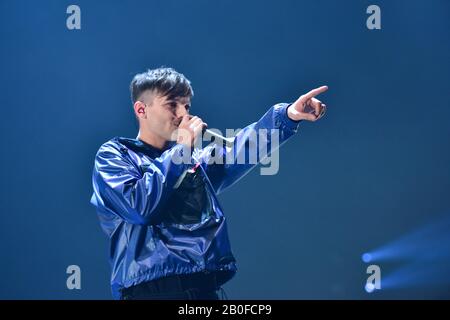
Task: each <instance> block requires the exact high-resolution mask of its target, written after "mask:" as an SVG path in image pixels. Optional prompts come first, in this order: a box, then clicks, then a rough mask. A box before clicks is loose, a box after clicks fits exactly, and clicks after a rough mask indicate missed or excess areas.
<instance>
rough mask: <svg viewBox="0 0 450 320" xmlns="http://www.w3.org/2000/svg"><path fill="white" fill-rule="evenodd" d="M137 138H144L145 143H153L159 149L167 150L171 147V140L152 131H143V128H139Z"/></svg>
mask: <svg viewBox="0 0 450 320" xmlns="http://www.w3.org/2000/svg"><path fill="white" fill-rule="evenodd" d="M136 139H139V140H142V141H144V142H145V143H147V144H149V145H151V146H152V147H154V148H156V149H159V150H166V149H167V148H168V147H169V144H170V141H168V140H166V139H164V138H162V137H160V136H157V135H153V134H151V133H148V132H147V133H146V132H143V131H142V130H139V132H138V135H137V137H136Z"/></svg>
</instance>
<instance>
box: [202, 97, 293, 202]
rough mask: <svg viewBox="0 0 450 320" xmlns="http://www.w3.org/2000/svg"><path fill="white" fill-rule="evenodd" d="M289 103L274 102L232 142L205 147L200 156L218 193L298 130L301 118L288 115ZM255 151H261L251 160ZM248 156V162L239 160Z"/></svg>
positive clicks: (256, 152)
mask: <svg viewBox="0 0 450 320" xmlns="http://www.w3.org/2000/svg"><path fill="white" fill-rule="evenodd" d="M289 106H290V104H288V103H279V104H276V105H274V106H272V107H271V108H270V109H269V110H268V111H267V112H266V113H265V114H264V115H263V117H262V118H261V119H260V120H258V121H257V122H255V123H252V124H250V125H249V126H247V127H245V128H244V129H242V130H241V131H239V133H238V134H237V135H236V136H235V137H234V138H233V139H232V143H228V144H227V143H223V144H211V145H209V146H208V147H206V148H205V149H203V150H202V152H201V154H200V155H199V156H198V157H199V158H200V159H201V162H202V164H203V166H204V168H205V170H206V172H207V174H208V178H209V180H210V181H211V184H212V185H213V187H214V189H215V191H216V193H220V192H222V191H224V190H225V189H226V188H228V187H230V186H231V185H233V184H234V183H235V182H237V181H238V180H239V179H241V178H242V177H243V176H244V175H246V174H247V173H248V172H250V171H251V169H253V168H254V167H255V166H256V165H257V164H258V163H260V162H261V160H262V159H264V157H265V156H270V154H271V152H270V151H271V150H272V151H273V150H275V149H277V148H278V147H279V146H281V144H283V143H284V142H285V141H287V140H288V139H289V138H290V137H291V136H292V135H293V134H294V133H296V132H297V130H298V125H299V122H300V121H293V120H291V119H290V118H289V117H288V116H287V108H288V107H289ZM255 137H257V139H255ZM274 138H275V139H278V140H276V142H277V145H272V142H273V140H274ZM272 147H273V148H274V149H272ZM261 150H266V151H267V152H265V153H264V152H261ZM217 153H219V155H217ZM251 154H253V155H255V154H256V155H257V156H256V158H257V159H256V161H249V160H250V157H251V156H250V155H251ZM246 156H248V157H247V158H248V159H246V161H245V162H244V163H242V161H239V159H244V158H245V157H246ZM212 157H214V158H215V159H216V160H217V159H219V158H220V159H222V161H221V162H220V163H217V161H212V160H211V158H212ZM230 160H231V161H230Z"/></svg>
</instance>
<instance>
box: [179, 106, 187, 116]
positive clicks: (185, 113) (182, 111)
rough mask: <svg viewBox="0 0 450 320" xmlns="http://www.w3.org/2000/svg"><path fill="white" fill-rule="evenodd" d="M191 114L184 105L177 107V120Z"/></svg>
mask: <svg viewBox="0 0 450 320" xmlns="http://www.w3.org/2000/svg"><path fill="white" fill-rule="evenodd" d="M187 114H189V112H188V111H187V110H186V108H185V107H184V106H183V105H179V106H178V107H177V118H183V117H184V116H185V115H187Z"/></svg>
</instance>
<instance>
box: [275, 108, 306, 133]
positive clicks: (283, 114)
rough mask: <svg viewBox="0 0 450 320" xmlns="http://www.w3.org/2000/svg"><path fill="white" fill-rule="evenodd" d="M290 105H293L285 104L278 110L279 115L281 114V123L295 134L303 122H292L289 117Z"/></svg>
mask: <svg viewBox="0 0 450 320" xmlns="http://www.w3.org/2000/svg"><path fill="white" fill-rule="evenodd" d="M290 105H292V103H283V104H282V105H281V107H280V108H279V110H278V114H279V117H280V120H281V122H282V123H283V125H284V126H285V127H287V128H288V129H290V130H292V131H294V132H297V130H298V126H299V124H300V122H302V120H299V121H295V120H292V119H291V118H289V116H288V114H287V109H288V108H289V106H290Z"/></svg>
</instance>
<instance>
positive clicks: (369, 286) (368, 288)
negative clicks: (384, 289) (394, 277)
mask: <svg viewBox="0 0 450 320" xmlns="http://www.w3.org/2000/svg"><path fill="white" fill-rule="evenodd" d="M364 288H365V289H366V291H367V292H368V293H372V292H373V291H374V290H375V285H374V284H373V283H367V284H366V286H365V287H364Z"/></svg>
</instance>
